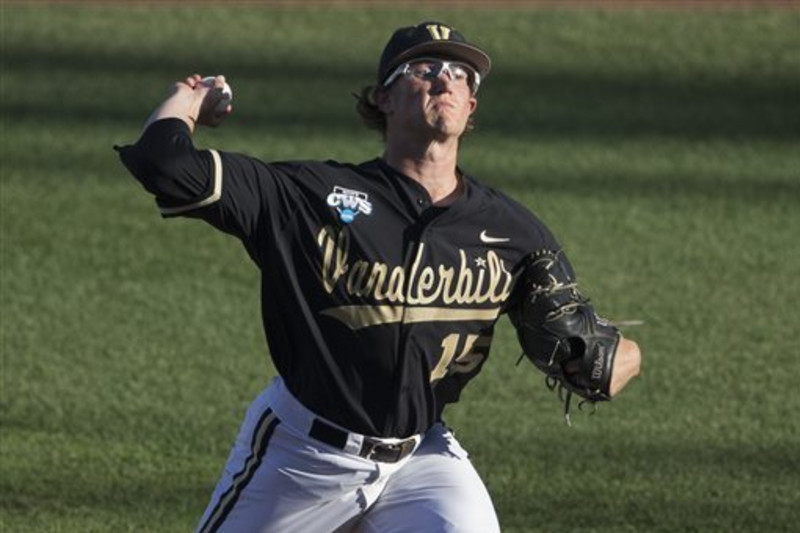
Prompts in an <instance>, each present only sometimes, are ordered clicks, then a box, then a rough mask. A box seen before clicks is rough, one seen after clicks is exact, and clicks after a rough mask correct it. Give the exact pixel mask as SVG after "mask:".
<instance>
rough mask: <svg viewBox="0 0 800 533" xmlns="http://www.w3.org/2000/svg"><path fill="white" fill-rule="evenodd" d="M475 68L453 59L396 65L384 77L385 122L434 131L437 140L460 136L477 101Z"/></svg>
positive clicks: (407, 127) (421, 131) (418, 61)
mask: <svg viewBox="0 0 800 533" xmlns="http://www.w3.org/2000/svg"><path fill="white" fill-rule="evenodd" d="M477 80H478V77H477V75H476V74H475V72H474V70H473V69H472V68H471V67H469V66H467V65H465V64H463V63H458V62H455V61H452V62H449V61H442V60H438V59H421V60H416V61H413V62H410V63H406V64H404V65H401V66H400V67H398V69H397V70H395V72H394V73H392V75H390V76H389V78H387V83H386V84H385V86H387V87H388V90H387V91H385V93H384V94H385V97H384V98H383V99H382V100H383V101H382V102H380V103H381V104H382V109H383V111H384V113H386V115H387V126H388V128H389V132H390V134H391V129H392V128H403V129H404V130H406V131H410V132H419V133H420V134H424V132H428V134H433V135H434V137H435V138H437V139H438V140H444V139H446V138H449V137H456V138H457V137H460V136H461V134H462V133H464V131H465V129H466V127H467V123H468V121H469V117H470V115H471V114H472V113H473V112H474V111H475V108H476V107H477V105H478V101H477V99H476V98H475V90H477V83H478V82H477Z"/></svg>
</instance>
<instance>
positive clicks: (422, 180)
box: [383, 140, 461, 205]
mask: <svg viewBox="0 0 800 533" xmlns="http://www.w3.org/2000/svg"><path fill="white" fill-rule="evenodd" d="M457 158H458V141H457V140H455V141H454V142H450V143H436V142H433V143H429V144H427V145H426V146H419V147H416V148H414V149H409V148H407V147H406V148H404V149H400V148H399V147H398V146H397V145H393V144H392V143H387V145H386V151H385V152H384V154H383V159H384V160H385V161H386V162H387V163H388V164H389V165H390V166H392V167H393V168H395V169H397V170H399V171H400V172H402V173H403V174H405V175H406V176H408V177H409V178H411V179H413V180H414V181H416V182H417V183H419V184H420V185H422V186H423V187H425V190H426V191H428V194H429V195H430V197H431V201H432V202H433V203H434V204H435V205H448V204H450V203H452V202H453V201H454V200H455V199H456V198H458V196H459V194H460V193H461V179H460V177H459V175H458V171H457V169H456V163H457Z"/></svg>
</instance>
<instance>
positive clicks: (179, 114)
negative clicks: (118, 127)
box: [143, 82, 202, 133]
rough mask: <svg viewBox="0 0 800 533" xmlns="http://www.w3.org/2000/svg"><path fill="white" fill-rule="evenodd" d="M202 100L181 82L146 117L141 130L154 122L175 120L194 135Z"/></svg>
mask: <svg viewBox="0 0 800 533" xmlns="http://www.w3.org/2000/svg"><path fill="white" fill-rule="evenodd" d="M201 102H202V100H198V99H197V98H196V97H195V95H194V90H193V89H192V88H191V87H189V86H188V85H186V84H185V83H183V82H179V83H176V84H175V85H174V86H173V88H172V94H170V96H169V97H167V99H166V100H164V101H163V102H162V103H161V105H159V106H158V107H157V108H156V109H155V110H154V111H153V113H152V114H151V115H150V117H148V119H147V122H145V124H144V128H143V130H147V128H148V127H149V126H150V125H151V124H153V123H154V122H156V121H158V120H161V119H165V118H176V119H178V120H181V121H183V122H184V123H185V124H186V126H187V127H188V128H189V133H194V129H195V126H196V124H197V117H198V115H199V114H200V105H201Z"/></svg>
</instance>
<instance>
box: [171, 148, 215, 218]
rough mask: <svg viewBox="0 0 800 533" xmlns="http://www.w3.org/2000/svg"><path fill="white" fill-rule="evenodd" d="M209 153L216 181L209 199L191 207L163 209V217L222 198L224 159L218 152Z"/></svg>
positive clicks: (211, 151) (190, 205) (182, 206)
mask: <svg viewBox="0 0 800 533" xmlns="http://www.w3.org/2000/svg"><path fill="white" fill-rule="evenodd" d="M209 153H210V154H211V159H212V160H213V161H214V172H213V176H212V178H211V179H213V180H214V188H213V190H212V191H211V194H210V195H209V196H208V197H206V198H204V199H202V200H200V201H198V202H194V203H192V204H189V205H181V206H178V207H162V208H160V209H161V214H162V215H176V214H178V213H183V212H184V211H191V210H192V209H197V208H199V207H203V206H206V205H209V204H213V203H214V202H216V201H217V200H219V199H220V198H222V159H220V157H219V152H217V151H216V150H209Z"/></svg>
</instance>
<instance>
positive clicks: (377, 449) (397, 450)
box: [308, 418, 417, 463]
mask: <svg viewBox="0 0 800 533" xmlns="http://www.w3.org/2000/svg"><path fill="white" fill-rule="evenodd" d="M308 435H309V436H310V437H313V438H315V439H317V440H318V441H321V442H324V443H325V444H328V445H329V446H333V447H334V448H339V449H340V450H344V449H345V446H347V436H348V433H347V432H346V431H343V430H341V429H339V428H337V427H334V426H332V425H330V424H327V423H325V422H323V421H322V420H320V419H318V418H316V419H314V422H313V423H312V424H311V430H310V431H309V432H308ZM416 445H417V440H416V439H413V438H411V439H406V440H403V441H400V442H398V443H395V444H387V443H385V442H381V441H380V440H378V439H371V438H369V437H364V442H363V444H362V445H361V450H360V451H359V452H358V455H359V456H361V457H363V458H364V459H370V460H372V461H378V462H381V463H396V462H397V461H399V460H401V459H403V458H405V457H407V456H408V455H409V454H410V453H411V452H413V451H414V448H415V447H416Z"/></svg>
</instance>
